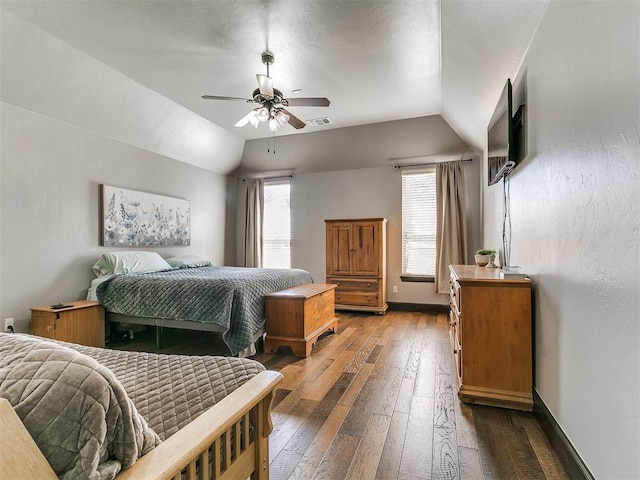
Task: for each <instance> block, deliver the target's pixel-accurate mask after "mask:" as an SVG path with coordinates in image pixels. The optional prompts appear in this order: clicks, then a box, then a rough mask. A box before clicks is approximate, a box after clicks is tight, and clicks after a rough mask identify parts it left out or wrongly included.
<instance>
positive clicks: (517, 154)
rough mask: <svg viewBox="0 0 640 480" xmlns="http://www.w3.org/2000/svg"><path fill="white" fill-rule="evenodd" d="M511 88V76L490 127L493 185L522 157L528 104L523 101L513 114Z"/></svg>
mask: <svg viewBox="0 0 640 480" xmlns="http://www.w3.org/2000/svg"><path fill="white" fill-rule="evenodd" d="M511 90H512V89H511V80H510V79H507V83H506V85H505V86H504V89H503V90H502V93H501V94H500V99H499V100H498V103H497V105H496V108H495V110H494V111H493V116H492V117H491V121H490V122H489V127H488V128H487V135H488V138H487V151H488V155H487V156H488V159H489V162H488V172H487V173H488V181H489V185H494V184H496V183H498V182H499V181H500V180H502V179H503V178H504V177H506V176H507V175H509V173H510V172H511V170H513V168H514V167H515V166H516V165H517V164H518V162H519V161H520V160H522V153H523V148H522V147H523V145H522V125H523V118H522V115H523V109H524V106H523V105H520V106H519V108H518V109H517V111H516V114H515V115H514V114H513V97H512V91H511Z"/></svg>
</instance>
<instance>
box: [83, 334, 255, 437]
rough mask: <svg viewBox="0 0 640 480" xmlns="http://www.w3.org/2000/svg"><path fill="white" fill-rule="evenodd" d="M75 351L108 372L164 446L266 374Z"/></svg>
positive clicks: (241, 361) (209, 363)
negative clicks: (176, 433) (93, 360)
mask: <svg viewBox="0 0 640 480" xmlns="http://www.w3.org/2000/svg"><path fill="white" fill-rule="evenodd" d="M72 347H73V348H75V349H76V350H78V351H79V352H82V353H84V354H85V355H88V356H90V357H92V358H94V359H96V360H97V361H99V362H100V363H101V364H102V365H105V366H106V367H109V369H110V370H111V371H112V372H113V373H114V374H115V375H116V377H117V378H118V380H120V381H121V382H122V385H123V386H124V388H125V390H126V392H127V394H128V395H129V398H130V399H131V400H132V401H133V403H134V404H135V406H136V408H137V409H138V412H139V413H140V414H141V415H142V416H143V417H144V418H145V419H146V420H147V422H149V426H150V427H151V428H152V429H153V430H154V431H155V432H156V433H157V434H158V436H159V437H160V438H161V439H162V440H165V439H167V438H169V437H170V436H171V435H173V434H174V433H175V432H177V431H178V430H179V429H181V428H182V427H184V426H185V425H187V424H188V423H189V422H191V421H192V420H194V419H195V418H196V417H198V416H199V415H200V414H201V413H203V412H205V411H206V410H208V409H209V408H210V407H212V406H213V405H215V404H216V403H218V402H219V401H220V400H222V399H223V398H224V397H226V396H227V395H229V394H230V393H231V392H233V391H234V390H236V389H237V388H238V387H240V386H242V385H243V384H244V383H246V382H247V381H249V380H250V379H251V378H253V377H254V376H256V375H257V374H258V373H260V372H262V371H264V370H265V368H264V366H263V365H262V364H260V363H258V362H256V361H254V360H250V359H246V358H235V357H214V356H187V355H162V354H157V353H144V352H124V351H118V350H108V349H103V348H94V347H83V346H80V345H73V346H72Z"/></svg>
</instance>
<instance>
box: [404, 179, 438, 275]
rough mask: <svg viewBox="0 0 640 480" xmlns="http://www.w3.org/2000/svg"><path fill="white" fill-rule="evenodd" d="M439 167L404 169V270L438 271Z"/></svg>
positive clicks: (430, 273)
mask: <svg viewBox="0 0 640 480" xmlns="http://www.w3.org/2000/svg"><path fill="white" fill-rule="evenodd" d="M436 204H437V201H436V169H435V167H427V168H421V169H419V170H403V171H402V274H403V275H425V276H427V275H428V276H431V275H435V273H436V211H437V210H436V208H437V205H436Z"/></svg>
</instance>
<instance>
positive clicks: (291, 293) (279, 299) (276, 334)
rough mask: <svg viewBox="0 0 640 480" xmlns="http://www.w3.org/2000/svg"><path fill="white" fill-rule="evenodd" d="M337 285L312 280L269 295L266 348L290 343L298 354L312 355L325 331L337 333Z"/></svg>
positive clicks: (276, 347) (267, 301)
mask: <svg viewBox="0 0 640 480" xmlns="http://www.w3.org/2000/svg"><path fill="white" fill-rule="evenodd" d="M335 288H336V285H334V284H331V283H309V284H304V285H298V286H296V287H292V288H288V289H286V290H281V291H279V292H275V293H270V294H267V295H265V310H266V318H267V323H266V331H267V337H266V340H265V350H266V351H268V352H275V351H276V350H277V349H278V347H280V346H289V347H291V350H292V351H293V354H294V355H296V356H298V357H308V356H309V355H310V354H311V348H312V347H313V344H315V343H316V341H317V340H318V337H319V336H320V335H321V334H322V333H324V332H326V331H327V330H333V331H334V333H337V332H338V319H337V318H336V316H335Z"/></svg>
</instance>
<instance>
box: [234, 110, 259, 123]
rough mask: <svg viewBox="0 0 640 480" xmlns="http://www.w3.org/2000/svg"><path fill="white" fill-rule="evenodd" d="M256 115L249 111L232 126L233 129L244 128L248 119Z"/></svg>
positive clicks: (253, 111)
mask: <svg viewBox="0 0 640 480" xmlns="http://www.w3.org/2000/svg"><path fill="white" fill-rule="evenodd" d="M255 114H256V112H255V110H251V111H250V112H249V113H247V114H246V115H245V116H244V117H242V118H241V119H240V120H238V122H237V123H236V124H235V125H234V127H244V126H245V125H246V124H247V123H249V119H250V118H251V117H252V116H254V115H255Z"/></svg>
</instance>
